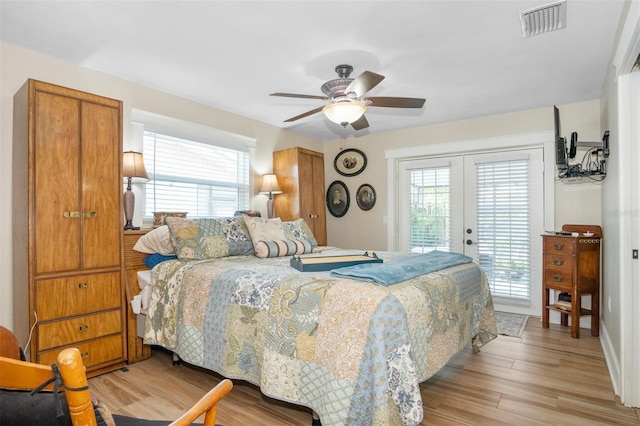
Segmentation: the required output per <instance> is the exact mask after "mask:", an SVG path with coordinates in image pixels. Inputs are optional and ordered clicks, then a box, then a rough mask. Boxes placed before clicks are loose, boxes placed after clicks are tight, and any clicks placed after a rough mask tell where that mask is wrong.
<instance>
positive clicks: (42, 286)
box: [35, 272, 122, 321]
mask: <svg viewBox="0 0 640 426" xmlns="http://www.w3.org/2000/svg"><path fill="white" fill-rule="evenodd" d="M121 300H122V292H121V290H120V272H112V273H107V274H94V275H76V276H73V277H65V278H56V279H49V280H40V281H38V282H37V284H36V294H35V301H36V304H35V309H36V313H37V314H38V320H39V321H48V320H53V319H58V318H64V317H68V316H74V315H82V314H86V313H91V312H96V311H104V310H108V309H115V308H120V306H121V304H122V303H121Z"/></svg>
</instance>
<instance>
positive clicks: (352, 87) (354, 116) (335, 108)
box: [270, 64, 425, 130]
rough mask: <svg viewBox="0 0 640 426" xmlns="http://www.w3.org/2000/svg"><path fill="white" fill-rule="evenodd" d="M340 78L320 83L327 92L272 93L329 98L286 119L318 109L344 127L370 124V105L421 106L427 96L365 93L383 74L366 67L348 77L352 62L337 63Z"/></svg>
mask: <svg viewBox="0 0 640 426" xmlns="http://www.w3.org/2000/svg"><path fill="white" fill-rule="evenodd" d="M335 71H336V73H337V74H338V77H339V78H336V79H334V80H329V81H327V82H326V83H324V84H323V85H322V87H321V89H322V92H323V93H324V94H325V96H317V95H300V94H296V93H271V95H270V96H283V97H287V98H304V99H321V100H323V101H329V102H330V103H329V104H328V105H325V106H319V107H317V108H314V109H312V110H310V111H307V112H304V113H302V114H300V115H296V116H295V117H291V118H289V119H288V120H284V122H285V123H288V122H291V121H296V120H299V119H301V118H304V117H308V116H310V115H312V114H315V113H317V112H320V111H322V112H324V114H325V115H326V116H327V118H328V119H329V120H331V121H333V122H334V123H338V124H340V125H342V126H344V127H346V126H347V125H348V124H351V126H352V127H353V128H354V129H355V130H361V129H365V128H367V127H369V122H368V121H367V119H366V117H365V116H364V111H365V110H366V109H367V107H369V106H372V107H388V108H422V106H423V105H424V102H425V99H422V98H398V97H389V96H371V97H365V94H366V93H367V92H368V91H369V90H371V89H373V88H374V87H376V86H377V85H378V84H379V83H380V82H381V81H382V80H384V76H383V75H380V74H376V73H374V72H371V71H365V72H363V73H362V74H360V75H359V76H358V77H356V78H349V76H350V75H351V72H352V71H353V67H352V66H351V65H346V64H342V65H338V66H337V67H336V69H335Z"/></svg>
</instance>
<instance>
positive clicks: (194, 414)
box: [0, 348, 233, 426]
mask: <svg viewBox="0 0 640 426" xmlns="http://www.w3.org/2000/svg"><path fill="white" fill-rule="evenodd" d="M56 366H57V368H58V370H59V372H60V376H61V377H62V382H63V384H64V386H63V388H62V389H63V390H64V391H65V396H66V400H67V405H68V407H69V414H70V417H71V422H72V424H73V426H80V425H86V426H95V425H97V421H96V415H95V411H94V407H93V403H92V402H91V395H90V393H89V386H88V382H87V375H86V371H85V367H84V364H83V363H82V356H81V354H80V351H79V350H78V349H76V348H67V349H63V350H62V351H61V352H60V353H59V354H58V357H57V359H56ZM0 372H1V374H0V388H3V389H12V390H14V389H15V390H32V389H35V388H37V387H38V386H40V385H42V384H43V383H45V382H46V381H47V380H49V379H51V378H52V377H53V376H54V374H53V370H52V369H51V367H50V366H48V365H41V364H34V363H31V362H26V361H20V360H16V359H12V358H7V357H1V356H0ZM52 388H53V384H49V385H48V386H47V387H45V388H44V389H45V390H51V389H52ZM232 388H233V383H232V382H231V380H228V379H225V380H222V381H221V382H220V383H218V384H217V385H216V386H215V387H214V388H213V389H211V390H210V391H209V392H207V394H206V395H204V396H203V397H202V398H201V399H200V400H199V401H198V402H196V403H195V404H194V405H193V407H191V408H190V409H189V410H188V411H187V412H185V413H184V414H183V415H182V416H180V417H179V418H178V419H177V420H175V421H174V422H173V423H171V425H172V426H187V425H190V424H191V423H193V422H194V421H195V420H196V419H197V418H198V417H200V416H201V415H203V414H204V415H205V418H204V423H203V424H204V426H215V421H216V414H217V403H218V402H219V401H220V400H221V399H222V398H223V397H224V396H225V395H227V394H228V393H229V392H230V391H231V389H232ZM136 424H144V421H140V422H139V423H136Z"/></svg>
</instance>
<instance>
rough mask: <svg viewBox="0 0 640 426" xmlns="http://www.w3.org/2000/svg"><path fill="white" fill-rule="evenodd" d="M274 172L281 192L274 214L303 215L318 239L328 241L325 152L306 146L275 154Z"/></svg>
mask: <svg viewBox="0 0 640 426" xmlns="http://www.w3.org/2000/svg"><path fill="white" fill-rule="evenodd" d="M273 173H275V174H276V176H278V183H279V184H280V188H281V189H282V194H278V195H275V196H274V214H275V216H276V217H280V218H281V219H282V220H284V221H289V220H296V219H299V218H303V219H304V220H305V221H307V223H308V224H309V226H310V227H311V230H312V231H313V235H314V236H315V237H316V240H318V245H321V246H324V245H326V244H327V212H326V207H325V189H324V154H322V153H320V152H315V151H311V150H308V149H304V148H289V149H285V150H282V151H276V152H274V153H273Z"/></svg>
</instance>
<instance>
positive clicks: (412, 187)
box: [408, 166, 451, 253]
mask: <svg viewBox="0 0 640 426" xmlns="http://www.w3.org/2000/svg"><path fill="white" fill-rule="evenodd" d="M450 171H451V168H450V167H449V166H446V167H433V168H428V169H416V170H411V171H410V172H409V173H410V174H409V181H408V184H409V196H410V203H411V204H410V205H411V208H410V209H408V211H409V214H410V215H411V217H410V220H409V221H408V223H409V226H410V230H409V234H410V235H409V249H410V250H411V251H412V252H414V253H426V252H429V251H432V250H436V249H438V250H445V251H449V250H450V248H451V202H450V193H449V191H450V185H449V173H450Z"/></svg>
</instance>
